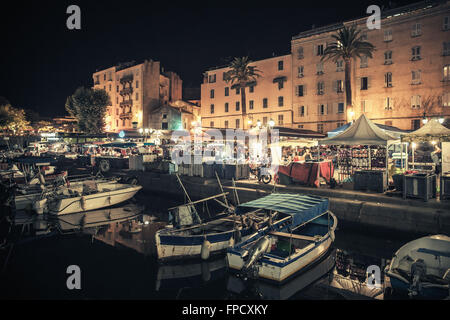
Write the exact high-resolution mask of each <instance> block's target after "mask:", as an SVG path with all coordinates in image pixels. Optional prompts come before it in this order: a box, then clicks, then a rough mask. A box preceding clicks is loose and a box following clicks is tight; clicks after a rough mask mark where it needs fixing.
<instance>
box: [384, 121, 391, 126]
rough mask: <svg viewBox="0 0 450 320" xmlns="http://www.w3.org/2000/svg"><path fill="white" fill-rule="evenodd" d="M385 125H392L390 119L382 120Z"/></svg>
mask: <svg viewBox="0 0 450 320" xmlns="http://www.w3.org/2000/svg"><path fill="white" fill-rule="evenodd" d="M384 125H385V126H391V127H392V121H385V122H384Z"/></svg>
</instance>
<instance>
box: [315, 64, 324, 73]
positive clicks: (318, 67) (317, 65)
mask: <svg viewBox="0 0 450 320" xmlns="http://www.w3.org/2000/svg"><path fill="white" fill-rule="evenodd" d="M316 71H317V74H323V63H322V62H319V63H318V64H316Z"/></svg>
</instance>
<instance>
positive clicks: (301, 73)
mask: <svg viewBox="0 0 450 320" xmlns="http://www.w3.org/2000/svg"><path fill="white" fill-rule="evenodd" d="M297 76H298V77H299V78H303V66H300V67H298V74H297Z"/></svg>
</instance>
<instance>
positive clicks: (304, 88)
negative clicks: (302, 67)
mask: <svg viewBox="0 0 450 320" xmlns="http://www.w3.org/2000/svg"><path fill="white" fill-rule="evenodd" d="M303 95H304V96H306V84H304V85H303Z"/></svg>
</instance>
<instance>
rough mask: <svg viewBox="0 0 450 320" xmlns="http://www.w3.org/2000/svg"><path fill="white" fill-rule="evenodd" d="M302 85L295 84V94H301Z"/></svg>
mask: <svg viewBox="0 0 450 320" xmlns="http://www.w3.org/2000/svg"><path fill="white" fill-rule="evenodd" d="M299 92H300V86H295V95H296V96H297V97H298V96H299V95H300V94H299Z"/></svg>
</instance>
